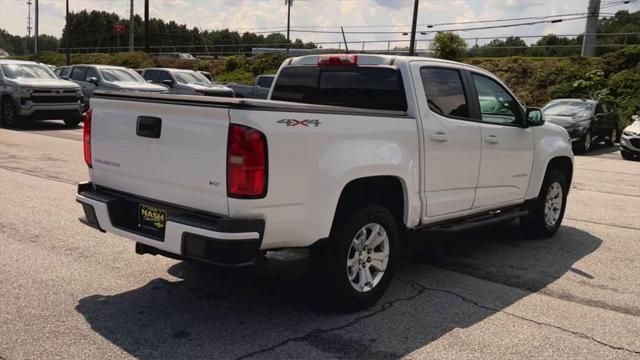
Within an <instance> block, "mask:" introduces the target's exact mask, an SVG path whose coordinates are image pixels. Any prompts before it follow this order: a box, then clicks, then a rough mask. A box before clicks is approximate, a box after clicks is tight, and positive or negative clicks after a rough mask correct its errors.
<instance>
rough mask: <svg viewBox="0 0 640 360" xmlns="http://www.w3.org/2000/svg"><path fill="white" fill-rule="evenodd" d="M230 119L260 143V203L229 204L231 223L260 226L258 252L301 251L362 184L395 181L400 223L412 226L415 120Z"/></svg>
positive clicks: (264, 113) (288, 115) (286, 115)
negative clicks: (401, 205) (254, 220)
mask: <svg viewBox="0 0 640 360" xmlns="http://www.w3.org/2000/svg"><path fill="white" fill-rule="evenodd" d="M230 118H231V122H232V123H236V124H242V125H247V126H251V127H253V128H256V129H258V130H260V131H262V132H263V133H265V135H266V138H267V144H268V163H269V174H268V190H267V195H266V197H265V198H263V199H251V200H243V199H229V213H230V215H231V216H236V217H261V218H264V219H265V220H266V228H265V234H264V239H263V245H262V248H263V249H268V248H271V249H273V248H284V247H301V246H309V245H311V244H313V243H314V242H315V241H317V240H319V239H322V238H325V237H327V236H328V235H329V232H330V230H331V224H332V221H333V216H334V213H335V210H336V206H337V203H338V199H339V197H340V193H341V191H342V189H343V188H344V187H345V185H346V184H348V183H349V182H350V181H352V180H354V179H358V178H363V177H370V176H395V177H397V178H399V179H400V180H401V182H402V183H403V186H404V189H405V198H406V199H405V222H408V223H409V224H413V225H415V224H416V223H417V222H418V219H419V208H420V205H419V194H418V186H419V179H418V169H419V154H418V131H417V123H416V120H415V119H413V118H409V117H376V116H361V115H344V114H342V115H341V114H325V113H322V114H318V113H306V112H304V113H303V112H300V113H296V112H278V111H268V110H258V111H256V110H243V109H231V110H230ZM287 119H292V120H298V121H302V120H317V121H318V125H317V126H315V124H313V123H307V126H305V125H303V124H296V122H293V121H291V122H289V124H287V122H286V121H281V120H287ZM293 124H296V125H293Z"/></svg>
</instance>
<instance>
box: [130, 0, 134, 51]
mask: <svg viewBox="0 0 640 360" xmlns="http://www.w3.org/2000/svg"><path fill="white" fill-rule="evenodd" d="M133 37H134V28H133V0H131V5H130V6H129V51H130V52H133Z"/></svg>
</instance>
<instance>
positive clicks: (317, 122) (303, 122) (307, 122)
mask: <svg viewBox="0 0 640 360" xmlns="http://www.w3.org/2000/svg"><path fill="white" fill-rule="evenodd" d="M278 124H285V125H286V126H298V125H300V126H304V127H309V126H310V125H313V126H314V127H318V126H320V124H322V123H321V122H320V120H317V119H304V120H296V119H282V120H278Z"/></svg>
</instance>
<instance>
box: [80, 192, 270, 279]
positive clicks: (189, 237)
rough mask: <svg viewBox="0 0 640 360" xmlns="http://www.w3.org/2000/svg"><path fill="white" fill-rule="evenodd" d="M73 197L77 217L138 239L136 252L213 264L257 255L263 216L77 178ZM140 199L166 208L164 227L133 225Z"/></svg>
mask: <svg viewBox="0 0 640 360" xmlns="http://www.w3.org/2000/svg"><path fill="white" fill-rule="evenodd" d="M76 201H78V202H79V203H80V204H82V207H83V210H84V213H85V219H82V220H81V221H82V222H84V223H85V224H87V225H89V226H91V227H93V228H96V229H98V230H100V231H102V232H111V233H114V234H118V235H121V236H124V237H127V238H129V239H132V240H134V241H136V242H137V243H139V244H143V245H138V246H137V247H136V249H137V251H138V252H139V253H148V254H162V255H167V256H171V257H175V258H192V259H197V260H201V261H205V262H209V263H213V264H216V265H223V266H243V265H251V264H253V263H254V262H255V259H256V258H257V256H258V252H259V249H260V245H261V243H262V236H263V234H264V224H265V222H264V220H263V219H234V218H230V217H226V216H220V215H214V214H205V213H200V212H196V211H193V210H188V209H183V208H178V207H175V206H173V205H167V204H159V203H155V202H153V201H152V200H147V199H140V198H136V197H135V196H132V195H128V194H123V193H119V192H115V191H112V190H108V189H100V188H98V189H97V188H96V187H95V186H94V185H93V184H92V183H90V182H86V183H80V184H79V185H78V192H77V194H76ZM138 204H145V205H150V206H153V207H156V208H159V209H162V210H164V211H166V213H167V222H166V227H165V230H164V233H153V232H150V231H148V230H145V229H143V228H140V227H139V226H138V225H137V221H138V219H137V210H136V209H137V207H138Z"/></svg>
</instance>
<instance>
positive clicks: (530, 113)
mask: <svg viewBox="0 0 640 360" xmlns="http://www.w3.org/2000/svg"><path fill="white" fill-rule="evenodd" d="M527 124H529V126H540V125H542V124H544V113H543V112H542V109H540V108H536V107H528V108H527Z"/></svg>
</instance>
